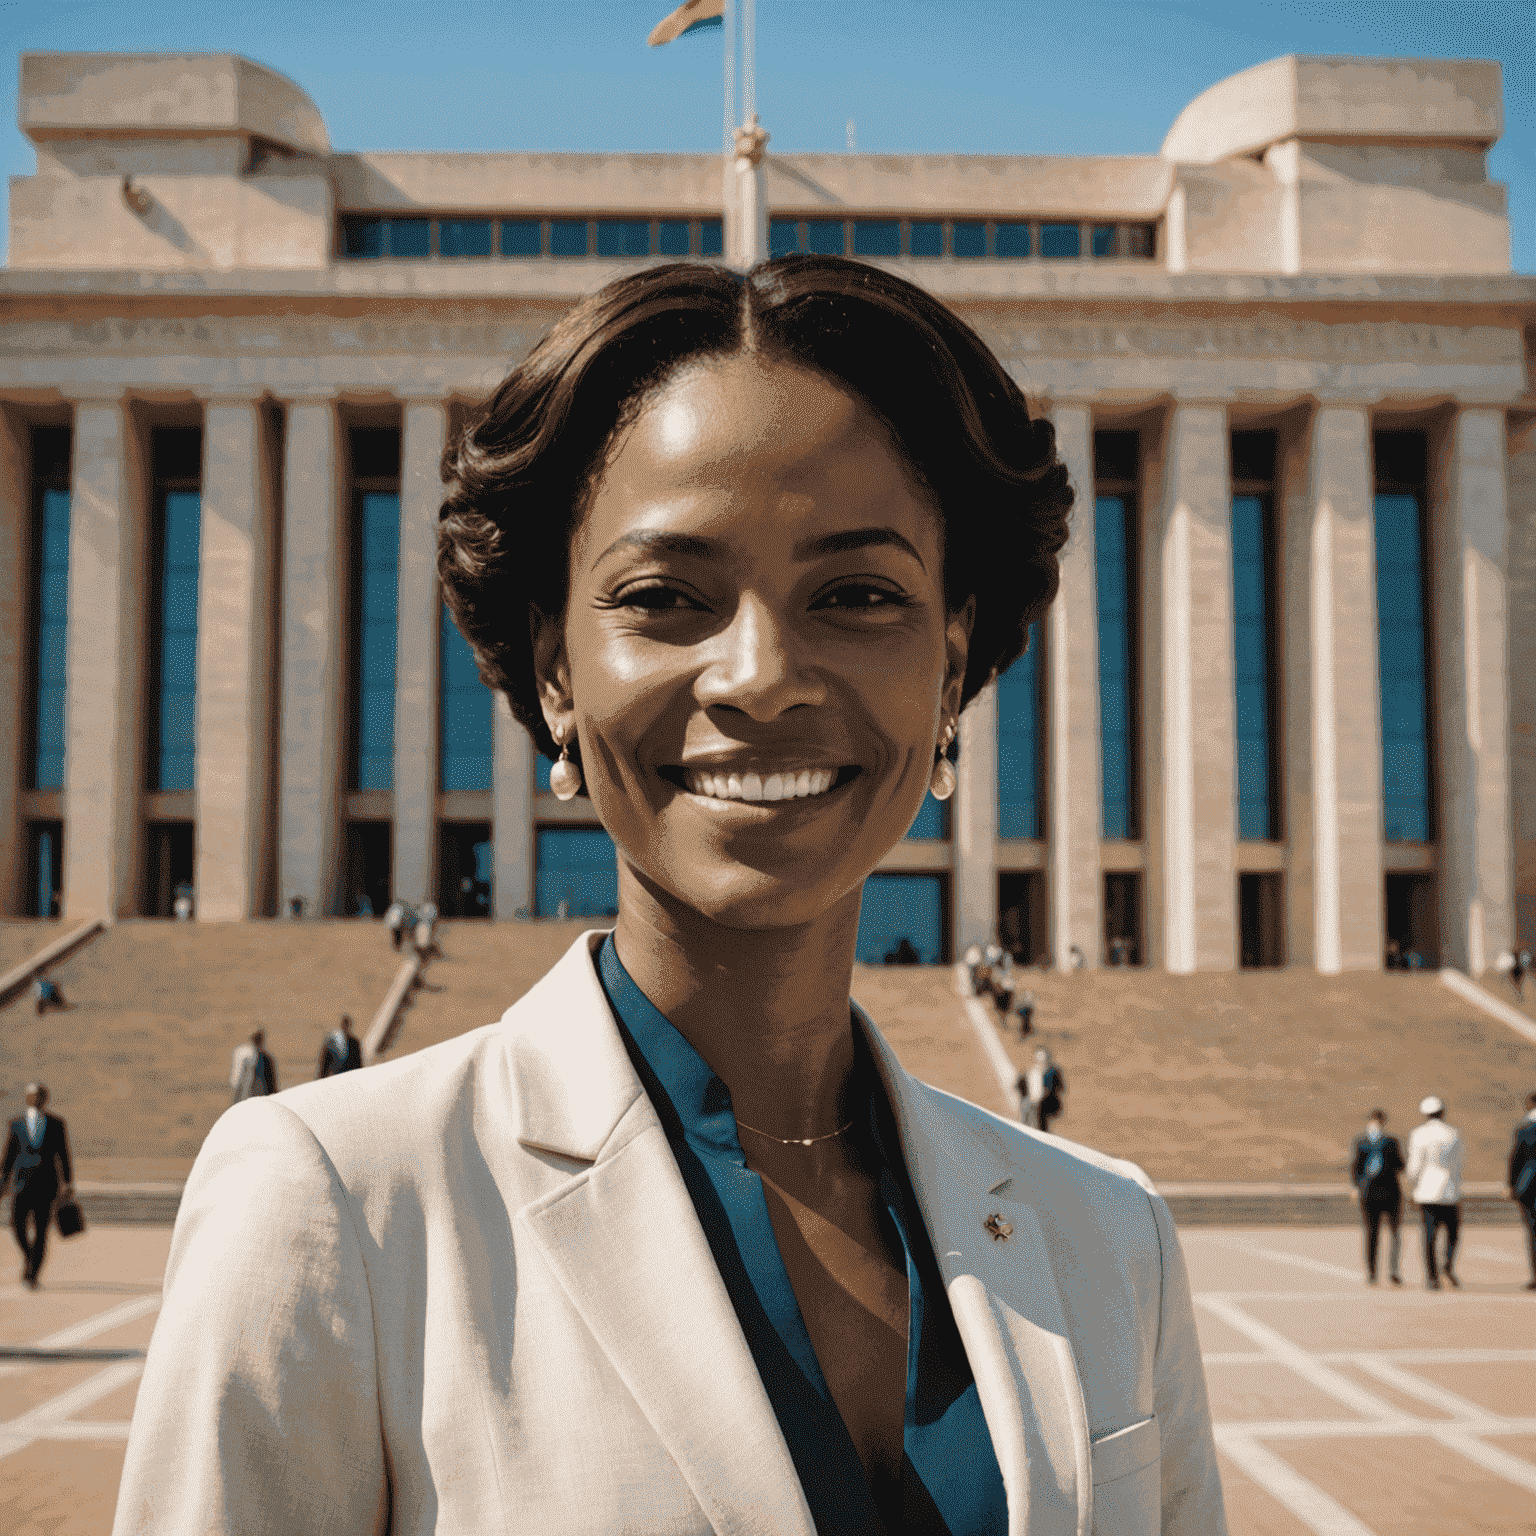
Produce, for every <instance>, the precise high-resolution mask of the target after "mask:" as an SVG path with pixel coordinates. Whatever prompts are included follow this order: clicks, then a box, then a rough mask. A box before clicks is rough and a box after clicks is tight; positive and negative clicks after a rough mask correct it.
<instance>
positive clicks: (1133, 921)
mask: <svg viewBox="0 0 1536 1536" xmlns="http://www.w3.org/2000/svg"><path fill="white" fill-rule="evenodd" d="M1141 910H1142V909H1141V876H1140V875H1139V874H1138V873H1136V872H1135V871H1134V870H1126V871H1118V870H1117V871H1115V872H1113V873H1108V874H1106V875H1105V876H1104V959H1105V962H1106V963H1107V964H1109V965H1140V964H1141V959H1142V937H1141Z"/></svg>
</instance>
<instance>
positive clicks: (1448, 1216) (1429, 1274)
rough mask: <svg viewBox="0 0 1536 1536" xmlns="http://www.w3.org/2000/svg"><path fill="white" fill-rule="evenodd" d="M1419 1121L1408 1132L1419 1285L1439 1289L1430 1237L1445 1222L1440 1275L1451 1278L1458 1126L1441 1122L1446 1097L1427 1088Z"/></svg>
mask: <svg viewBox="0 0 1536 1536" xmlns="http://www.w3.org/2000/svg"><path fill="white" fill-rule="evenodd" d="M1419 1113H1420V1114H1421V1115H1423V1116H1424V1123H1423V1125H1420V1126H1416V1127H1415V1128H1414V1131H1413V1134H1412V1135H1411V1136H1409V1138H1408V1170H1407V1172H1408V1183H1409V1185H1410V1186H1411V1187H1412V1190H1413V1200H1414V1203H1415V1204H1416V1205H1417V1206H1418V1208H1419V1214H1420V1215H1421V1216H1422V1217H1423V1219H1424V1289H1425V1290H1427V1291H1438V1290H1439V1289H1440V1274H1439V1271H1438V1269H1437V1267H1436V1263H1435V1239H1436V1234H1437V1233H1438V1231H1439V1229H1440V1228H1441V1227H1444V1228H1445V1278H1446V1279H1447V1280H1449V1281H1450V1282H1451V1284H1452V1285H1454V1286H1455V1287H1456V1288H1457V1290H1460V1289H1461V1281H1460V1280H1458V1279H1457V1278H1456V1243H1457V1240H1458V1239H1459V1237H1460V1236H1461V1156H1462V1153H1461V1132H1460V1131H1458V1130H1457V1129H1456V1127H1455V1126H1453V1125H1447V1124H1446V1123H1445V1102H1444V1100H1442V1099H1438V1098H1436V1097H1435V1095H1434V1094H1430V1095H1429V1097H1428V1098H1427V1099H1425V1100H1424V1101H1423V1103H1421V1104H1420V1105H1419Z"/></svg>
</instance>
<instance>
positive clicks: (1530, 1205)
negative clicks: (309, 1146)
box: [1509, 1093, 1536, 1291]
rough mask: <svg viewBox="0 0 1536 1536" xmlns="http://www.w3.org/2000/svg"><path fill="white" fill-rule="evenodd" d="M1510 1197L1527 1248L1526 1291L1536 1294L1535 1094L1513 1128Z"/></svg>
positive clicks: (1526, 1104)
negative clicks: (1528, 1267) (1516, 1210)
mask: <svg viewBox="0 0 1536 1536" xmlns="http://www.w3.org/2000/svg"><path fill="white" fill-rule="evenodd" d="M1509 1198H1510V1199H1511V1200H1513V1201H1514V1202H1515V1204H1516V1205H1518V1206H1519V1207H1520V1219H1521V1221H1523V1222H1524V1223H1525V1237H1526V1241H1527V1243H1529V1245H1530V1260H1531V1278H1530V1282H1529V1283H1528V1284H1527V1285H1526V1290H1528V1291H1536V1093H1528V1094H1527V1095H1526V1096H1525V1119H1523V1120H1522V1121H1521V1122H1520V1124H1519V1125H1517V1126H1516V1127H1515V1139H1514V1143H1513V1144H1512V1145H1511V1147H1510V1149H1509Z"/></svg>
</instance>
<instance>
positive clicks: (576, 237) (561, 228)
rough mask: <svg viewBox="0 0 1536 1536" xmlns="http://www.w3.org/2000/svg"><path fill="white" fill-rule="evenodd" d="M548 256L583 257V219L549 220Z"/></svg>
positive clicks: (585, 231) (584, 252)
mask: <svg viewBox="0 0 1536 1536" xmlns="http://www.w3.org/2000/svg"><path fill="white" fill-rule="evenodd" d="M549 254H550V255H551V256H585V255H586V254H587V221H586V220H585V219H551V220H550V221H549Z"/></svg>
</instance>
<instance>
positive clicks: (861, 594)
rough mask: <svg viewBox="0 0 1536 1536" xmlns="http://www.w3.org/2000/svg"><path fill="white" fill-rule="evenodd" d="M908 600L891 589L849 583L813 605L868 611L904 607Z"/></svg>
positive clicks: (865, 583)
mask: <svg viewBox="0 0 1536 1536" xmlns="http://www.w3.org/2000/svg"><path fill="white" fill-rule="evenodd" d="M905 604H906V599H905V598H904V597H903V596H902V594H901V593H900V592H893V591H892V590H891V589H890V588H889V587H877V586H874V585H872V584H871V583H869V582H863V581H859V582H849V583H848V584H847V585H846V586H842V587H833V589H832V590H831V591H830V592H826V593H823V594H822V596H821V597H819V598H817V600H816V602H815V603H814V604H813V605H812V606H813V607H816V608H851V609H855V610H863V611H868V610H869V609H871V608H898V607H904V606H905Z"/></svg>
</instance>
